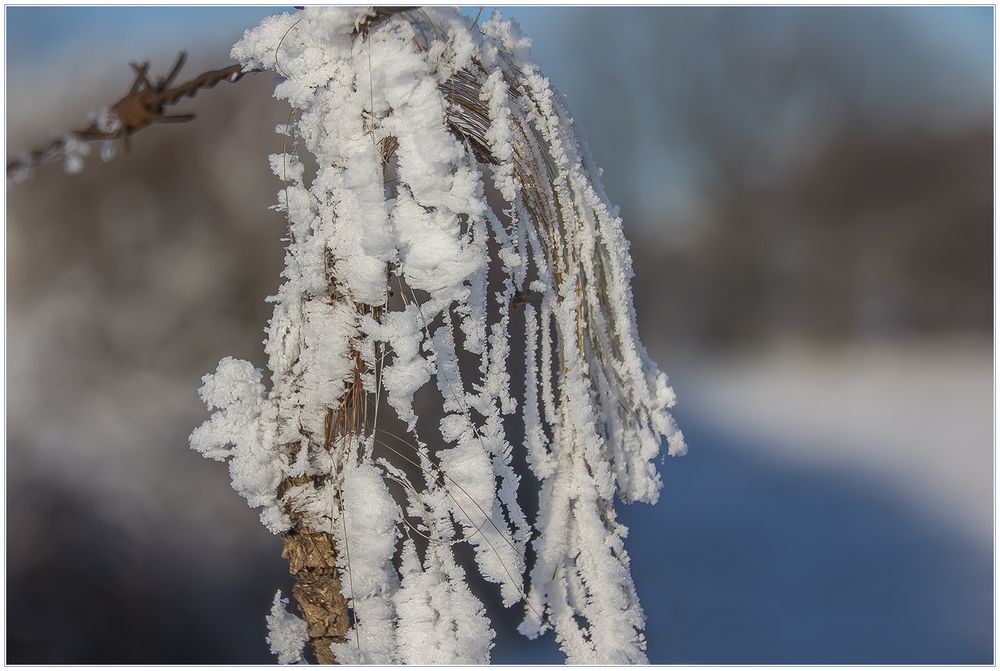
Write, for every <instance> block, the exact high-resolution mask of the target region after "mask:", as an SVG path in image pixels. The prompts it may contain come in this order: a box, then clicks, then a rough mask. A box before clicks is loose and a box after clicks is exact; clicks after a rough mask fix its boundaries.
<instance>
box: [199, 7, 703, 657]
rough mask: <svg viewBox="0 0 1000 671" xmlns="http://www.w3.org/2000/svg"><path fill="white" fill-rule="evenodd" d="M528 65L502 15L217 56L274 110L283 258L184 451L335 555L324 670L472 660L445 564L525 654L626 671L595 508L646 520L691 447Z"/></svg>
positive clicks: (567, 128)
mask: <svg viewBox="0 0 1000 671" xmlns="http://www.w3.org/2000/svg"><path fill="white" fill-rule="evenodd" d="M529 47H530V41H529V40H528V39H527V38H525V37H524V36H522V35H521V33H520V31H519V29H518V27H517V26H516V24H514V23H513V22H511V21H506V20H503V19H502V18H501V17H500V16H499V14H495V15H494V16H493V17H492V18H490V19H489V20H487V21H474V20H473V18H472V17H468V16H465V15H462V14H460V13H459V12H458V11H456V10H453V9H446V8H424V9H417V8H412V9H409V10H406V11H402V10H377V9H374V8H344V7H342V8H312V7H310V8H307V9H305V10H304V11H300V12H297V13H294V14H281V15H278V16H273V17H270V18H268V19H266V20H264V22H263V23H262V24H261V25H260V26H259V27H257V28H255V29H253V30H250V31H248V32H247V34H246V35H245V36H244V37H243V39H242V40H241V41H240V42H239V43H237V44H236V46H235V47H234V48H233V56H234V57H235V58H237V59H239V61H240V62H241V63H243V65H244V66H245V68H247V69H250V68H267V69H272V70H274V71H275V72H276V73H277V74H278V76H279V83H278V84H277V88H276V89H275V96H276V97H277V98H279V99H283V100H286V101H287V102H288V103H289V105H290V106H291V109H292V117H291V119H292V121H291V123H289V124H288V125H286V126H282V127H279V129H278V130H279V132H281V133H285V134H286V135H287V140H286V142H287V146H288V149H287V150H286V151H285V152H284V153H281V154H277V155H273V156H271V165H272V168H273V170H274V172H275V174H276V175H277V176H278V177H279V178H281V179H282V180H283V181H284V184H283V186H282V188H281V190H280V192H279V196H278V198H279V205H278V207H279V208H280V209H281V210H282V211H283V212H285V213H286V214H287V218H288V222H289V231H288V237H287V240H288V246H287V251H286V257H285V268H284V271H283V283H282V284H281V287H280V289H279V290H278V293H277V295H276V296H274V297H273V298H272V299H271V300H272V301H273V303H274V315H273V318H272V319H271V321H270V324H269V326H268V329H267V335H266V340H265V345H266V354H267V357H268V368H269V378H270V382H269V384H268V385H265V384H264V375H263V372H262V371H260V370H256V369H254V367H253V366H252V365H251V364H250V363H247V362H244V361H237V360H235V359H232V358H227V359H225V360H223V361H222V362H221V363H220V364H219V367H218V370H217V371H216V372H215V373H214V374H211V375H207V376H206V377H205V378H204V386H203V387H202V389H201V391H200V393H201V397H202V398H203V400H204V401H205V403H206V404H207V405H208V406H209V409H210V410H212V411H213V414H212V415H211V417H210V419H209V420H208V421H207V422H206V423H205V424H204V425H202V426H201V427H199V428H198V429H197V430H195V432H194V433H193V434H192V437H191V444H192V446H193V448H194V449H196V450H197V451H199V452H201V453H202V454H204V455H205V456H207V457H211V458H214V459H220V460H228V462H229V469H230V472H231V475H232V481H233V487H234V488H235V489H236V491H237V492H239V493H240V494H241V495H243V496H244V497H245V498H246V499H247V501H248V502H249V504H250V505H251V506H255V507H259V508H261V510H262V512H261V520H262V522H263V524H264V525H265V526H266V527H267V528H268V529H270V530H271V531H272V532H274V533H278V534H286V535H287V534H289V533H292V532H294V531H295V530H297V529H298V530H301V529H308V530H310V531H311V532H319V533H323V534H327V535H328V537H329V538H330V539H332V544H333V546H334V547H335V550H336V558H337V559H336V571H337V575H338V576H339V580H340V585H341V586H342V587H341V589H342V593H343V597H344V598H345V599H346V602H347V604H348V606H349V608H350V612H351V618H350V627H349V630H348V631H347V632H346V635H345V636H344V637H343V639H342V640H340V641H335V642H333V643H332V644H331V646H330V649H331V651H332V652H333V654H334V655H335V657H336V659H337V660H339V661H341V662H347V663H361V662H363V663H425V664H426V663H484V662H488V661H489V653H490V648H491V647H492V645H493V644H492V639H493V630H492V629H491V626H490V622H489V620H488V619H487V617H486V612H485V608H484V606H483V604H482V603H481V602H480V601H479V599H478V598H477V597H476V596H474V595H473V593H472V591H471V590H470V588H469V586H468V580H467V578H466V575H465V570H466V569H465V568H463V566H462V565H461V564H460V563H459V562H458V561H457V560H456V557H455V551H456V548H457V545H458V544H459V543H467V544H469V545H470V546H471V548H472V549H473V550H474V553H475V558H476V566H475V569H476V570H478V572H479V573H480V574H481V575H482V577H483V578H485V580H487V581H489V582H491V583H495V584H496V585H497V587H498V591H499V595H500V598H501V600H502V601H503V603H504V605H506V606H515V605H517V604H520V605H519V607H520V608H523V609H524V620H523V623H522V624H521V626H520V629H519V630H520V632H521V633H522V634H524V635H525V636H527V637H529V638H534V637H536V636H538V635H540V634H541V633H543V632H545V631H547V630H549V629H553V630H554V631H555V636H556V639H557V640H558V642H559V644H560V646H561V648H562V650H563V651H564V652H565V654H566V657H567V661H569V662H572V663H641V662H644V661H645V654H644V650H645V638H644V634H643V626H644V616H643V612H642V609H641V607H640V605H639V601H638V599H637V596H636V591H635V587H634V585H633V582H632V578H631V575H630V572H629V558H628V554H627V553H626V550H625V547H624V539H625V535H626V533H627V529H626V528H625V527H624V526H623V525H622V524H621V523H619V522H618V521H617V520H616V517H615V507H614V503H615V499H616V497H617V498H618V499H620V500H622V501H624V502H632V501H643V502H647V503H653V502H655V501H656V500H657V497H658V495H659V491H660V486H661V483H660V478H659V475H658V474H657V469H656V464H657V461H658V460H659V456H660V455H661V453H662V451H667V452H669V454H671V455H674V454H679V453H682V452H683V451H684V450H685V447H684V442H683V438H682V436H681V433H680V432H679V431H678V430H677V428H676V427H675V424H674V421H673V419H672V417H671V415H670V413H669V408H670V407H671V406H672V405H673V404H674V402H675V398H674V394H673V392H672V390H671V389H670V387H669V386H668V384H667V378H666V376H665V375H663V374H662V373H661V372H659V370H658V369H657V367H656V365H655V364H654V363H653V362H652V361H651V360H650V359H649V357H648V356H647V354H646V352H645V350H644V349H643V347H642V345H641V343H640V342H639V339H638V334H637V330H636V318H635V312H634V308H633V302H632V295H631V289H630V279H631V277H632V268H631V259H630V256H629V252H628V243H627V241H626V240H625V239H624V237H623V235H622V227H621V222H620V220H619V218H618V217H617V212H616V209H615V208H614V207H613V206H612V205H611V204H610V203H609V201H608V198H607V196H606V195H605V193H604V190H603V188H602V186H601V183H600V179H599V174H600V171H599V170H598V169H597V168H596V167H595V166H594V164H593V160H592V159H591V157H590V156H589V154H588V152H587V149H586V147H585V146H584V144H583V143H582V142H581V141H580V140H579V139H578V138H577V136H576V134H575V131H574V129H573V124H572V119H571V118H570V116H569V114H568V111H567V108H566V107H565V104H564V102H563V100H562V99H561V98H560V96H559V95H558V94H557V93H556V92H555V91H554V89H553V88H552V86H551V85H550V83H549V81H548V80H547V79H546V78H545V77H544V76H543V75H542V74H541V73H540V72H539V70H538V67H537V66H536V65H534V64H533V63H532V61H531V58H530V53H529ZM470 362H471V363H470ZM428 390H430V392H431V393H432V394H434V397H435V398H437V399H438V402H439V406H438V409H439V410H440V412H439V413H438V415H437V416H436V417H434V418H433V419H431V420H428V418H427V417H425V416H423V415H421V414H420V412H419V411H420V404H419V403H416V402H415V400H414V396H415V394H417V392H418V391H420V393H421V394H426V393H427V391H428ZM390 416H392V417H393V421H395V422H396V424H395V425H394V426H397V427H399V428H396V429H393V430H392V432H390V431H389V429H386V428H384V427H385V426H387V422H388V421H389V420H388V418H389V417H390ZM511 420H516V422H512V421H511ZM515 425H516V426H517V427H518V428H517V429H516V430H514V429H512V428H511V427H512V426H515ZM401 434H405V435H401ZM519 454H523V455H524V456H523V457H520V458H516V456H517V455H519ZM518 464H521V466H520V467H518ZM524 464H527V468H525V467H524ZM521 471H524V472H521ZM527 471H530V472H527ZM528 483H537V485H536V484H531V485H530V486H532V487H536V486H537V487H538V492H537V500H538V503H537V512H532V514H531V519H529V516H528V515H526V513H525V512H524V509H523V508H522V505H521V503H519V496H518V495H519V490H520V489H521V488H522V487H524V486H527V484H528ZM522 494H523V492H522ZM522 500H523V497H522ZM526 557H527V558H528V560H526ZM282 604H283V602H282V601H281V599H280V595H279V596H277V597H276V598H275V608H274V610H273V611H272V613H271V616H270V617H269V618H268V622H269V625H270V629H271V633H270V635H269V641H270V642H271V645H272V648H273V649H274V650H275V652H276V654H278V655H279V659H280V660H281V661H283V662H293V661H297V660H298V659H300V658H301V656H302V650H303V648H304V646H305V644H306V643H307V642H308V641H307V639H308V638H309V637H310V636H311V635H312V634H311V633H309V632H311V631H312V630H311V627H312V625H311V624H310V628H307V626H306V624H305V622H303V620H302V619H300V618H299V617H298V616H297V615H295V614H293V613H289V612H286V611H285V609H284V607H283V605H282ZM299 605H300V606H301V605H302V604H301V603H300V604H299Z"/></svg>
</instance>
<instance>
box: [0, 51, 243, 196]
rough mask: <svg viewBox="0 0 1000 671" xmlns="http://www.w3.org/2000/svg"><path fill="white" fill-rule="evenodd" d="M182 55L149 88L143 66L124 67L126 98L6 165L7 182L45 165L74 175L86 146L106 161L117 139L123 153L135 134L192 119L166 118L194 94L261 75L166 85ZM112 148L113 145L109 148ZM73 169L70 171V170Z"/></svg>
mask: <svg viewBox="0 0 1000 671" xmlns="http://www.w3.org/2000/svg"><path fill="white" fill-rule="evenodd" d="M186 59H187V54H185V53H184V52H183V51H182V52H181V53H180V54H179V55H178V57H177V61H176V62H175V63H174V66H173V68H171V70H170V73H169V74H167V75H166V76H164V77H161V78H160V79H158V80H157V81H156V83H155V84H154V83H153V82H151V81H150V80H149V76H148V73H149V61H146V62H144V63H142V64H141V65H140V64H136V63H130V64H129V65H130V66H131V67H132V70H133V71H134V72H135V79H133V81H132V85H131V87H130V88H129V91H128V93H126V94H125V96H123V97H122V98H121V99H120V100H118V101H117V102H116V103H114V104H113V105H111V106H110V107H108V108H105V109H103V110H101V111H100V112H98V113H96V114H94V115H93V120H92V122H91V124H90V125H89V126H87V127H85V128H78V129H75V130H71V131H69V132H67V133H64V134H63V135H62V136H61V137H58V138H56V139H54V140H52V142H50V143H49V144H48V145H46V146H45V147H42V148H40V149H35V150H33V151H30V152H27V153H25V154H23V155H21V156H19V157H17V158H15V159H13V160H12V161H10V162H9V163H8V164H7V178H8V179H14V180H18V179H19V178H24V177H27V176H28V175H29V174H30V173H31V171H33V170H34V169H35V168H37V167H38V166H40V165H43V164H45V163H52V162H55V161H58V160H65V161H66V168H67V170H68V171H70V172H76V171H77V170H76V169H78V168H79V167H81V166H82V159H80V158H79V157H80V155H85V154H87V153H89V146H88V145H87V143H88V142H104V143H109V144H106V145H105V146H104V147H103V148H102V154H104V155H105V158H109V156H108V154H111V153H113V152H112V151H109V150H108V147H109V146H111V145H110V143H112V142H114V141H116V140H120V141H121V142H122V143H123V144H124V145H125V148H126V150H128V149H129V148H130V147H131V137H132V135H134V134H135V133H137V132H138V131H140V130H142V129H143V128H146V127H147V126H151V125H153V124H158V123H183V122H187V121H191V120H193V119H194V118H195V115H194V114H170V115H168V114H166V109H167V107H169V106H171V105H176V104H177V103H178V102H180V100H181V99H182V98H185V97H187V98H193V97H194V96H195V95H196V94H197V93H198V92H199V91H201V90H202V89H206V88H212V87H214V86H216V85H217V84H218V83H219V82H223V81H227V82H230V83H235V82H237V81H239V80H240V79H242V78H243V77H244V76H245V75H248V74H250V73H253V72H261V70H243V67H242V66H241V65H239V64H238V63H236V64H233V65H230V66H228V67H225V68H222V69H219V70H209V71H208V72H204V73H202V74H200V75H198V76H197V77H195V78H194V79H192V80H190V81H187V82H185V83H183V84H180V85H179V86H175V87H171V86H170V85H171V83H172V82H173V81H174V79H175V78H176V77H177V75H178V74H179V73H180V70H181V68H182V67H183V66H184V61H185V60H186ZM112 149H113V146H112ZM74 168H76V169H74Z"/></svg>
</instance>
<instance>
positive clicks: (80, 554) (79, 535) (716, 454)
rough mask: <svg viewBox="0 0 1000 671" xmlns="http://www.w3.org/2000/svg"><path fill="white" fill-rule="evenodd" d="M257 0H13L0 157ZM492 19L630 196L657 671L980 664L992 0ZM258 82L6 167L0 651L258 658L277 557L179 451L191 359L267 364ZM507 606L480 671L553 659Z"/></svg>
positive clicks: (29, 655)
mask: <svg viewBox="0 0 1000 671" xmlns="http://www.w3.org/2000/svg"><path fill="white" fill-rule="evenodd" d="M487 11H489V9H488V10H487ZM472 12H473V13H474V12H475V10H472ZM269 13H271V10H270V9H268V8H263V7H252V8H248V7H244V8H198V7H177V8H163V7H161V8H127V7H122V8H113V7H104V8H81V7H60V8H56V7H48V8H46V7H8V8H7V9H6V16H7V36H6V37H7V80H6V82H7V83H6V86H7V89H6V93H7V129H6V130H7V135H6V143H7V144H6V148H7V156H8V157H11V156H12V155H13V154H14V153H15V152H17V151H19V150H23V149H27V148H30V147H34V146H35V145H37V144H40V143H43V142H45V141H46V140H47V139H48V137H49V133H50V132H51V131H53V130H57V129H63V128H68V127H74V126H76V125H78V124H79V123H80V122H81V121H82V120H83V119H85V118H86V113H87V112H89V111H91V110H93V109H96V108H97V107H99V106H100V105H102V104H105V103H107V102H110V101H113V100H115V99H116V98H117V97H119V96H120V95H121V94H122V93H123V91H124V88H125V87H126V86H127V85H128V83H129V81H130V78H131V75H130V71H129V70H128V67H127V63H128V61H129V60H145V59H150V60H151V61H152V64H153V67H152V71H153V72H154V73H158V72H160V71H161V70H162V69H165V68H167V67H168V66H169V65H170V64H171V63H172V60H173V58H174V57H175V55H176V52H177V51H178V50H180V49H182V48H183V49H187V51H188V52H189V56H190V59H189V64H188V66H187V67H186V69H185V71H184V74H185V75H187V74H195V73H198V72H200V71H202V70H203V69H208V68H214V67H222V66H223V65H226V64H228V63H229V62H230V61H229V59H228V49H229V46H230V45H231V44H232V43H233V42H234V41H235V40H236V39H238V38H239V36H240V35H241V34H242V31H243V30H244V29H245V28H247V27H250V26H251V25H254V24H255V23H256V22H257V21H258V20H259V19H260V18H261V17H262V16H264V15H266V14H269ZM505 13H506V14H508V15H512V16H515V17H516V18H518V19H519V20H520V21H521V23H522V26H523V28H524V29H525V31H526V32H527V33H528V34H529V35H531V36H532V37H533V38H534V39H535V43H536V48H535V56H536V58H537V60H538V61H539V62H540V63H541V65H542V67H543V69H544V70H545V71H546V72H547V73H548V75H549V76H550V77H551V79H552V80H553V82H554V83H555V85H556V86H557V87H559V88H560V90H561V91H562V92H563V93H564V94H565V95H566V96H567V97H568V99H569V102H570V105H571V108H572V109H573V110H574V113H575V115H576V121H577V123H578V125H579V127H580V129H581V132H582V134H583V136H584V137H585V138H587V140H588V142H589V144H590V146H591V149H592V150H593V153H594V155H595V157H596V159H597V162H598V163H599V164H600V165H601V166H603V167H604V168H605V177H606V186H607V188H608V192H609V193H610V194H611V197H612V198H613V199H614V200H615V201H616V202H617V203H619V204H620V205H621V210H622V214H623V216H624V221H625V226H626V229H627V234H628V235H629V237H630V238H631V239H632V241H633V251H634V255H635V268H636V275H637V276H636V279H635V291H636V300H637V303H638V310H639V316H640V329H641V331H642V334H643V338H644V340H645V342H646V344H647V347H648V348H649V349H650V351H651V353H652V354H653V355H654V357H655V358H656V359H657V360H658V361H659V362H660V363H661V365H662V367H663V368H664V369H665V370H666V371H667V372H668V373H669V374H670V375H671V380H672V382H673V384H674V388H675V389H676V391H677V393H678V396H679V398H680V406H679V407H678V410H677V416H678V419H679V421H680V424H681V426H682V428H683V429H684V431H685V433H686V434H687V436H688V441H689V444H690V446H691V450H690V453H689V455H688V456H686V457H684V458H680V459H672V460H669V461H668V462H667V463H666V464H665V465H664V468H663V471H664V475H665V480H666V487H665V489H664V492H663V495H662V498H661V501H660V503H659V505H657V506H655V507H647V506H633V507H626V508H625V509H624V510H623V516H624V518H625V519H626V521H627V522H628V523H629V524H630V525H631V527H632V534H631V536H630V539H629V543H630V545H629V547H630V550H631V552H632V557H633V572H634V575H635V579H636V582H637V585H638V588H639V591H640V595H641V597H642V598H643V603H644V606H645V608H646V611H647V615H648V620H649V621H648V636H649V656H650V659H651V661H653V662H660V663H668V662H690V663H739V662H744V663H837V662H841V663H850V662H868V663H893V662H896V663H904V662H909V663H949V662H951V663H990V662H991V661H992V659H993V570H992V566H993V497H992V493H993V448H992V445H993V434H992V428H993V427H992V407H993V405H992V371H993V361H992V346H991V336H992V323H993V315H992V248H993V244H992V243H993V227H992V222H993V188H992V187H993V173H992V161H993V132H994V131H993V108H992V102H993V71H992V64H993V39H994V36H993V9H992V8H990V7H964V8H933V7H912V8H904V7H896V8H826V9H819V8H815V9H796V8H729V9H712V8H646V9H611V8H587V9H579V8H558V9H557V8H510V9H509V10H505ZM183 76H184V75H182V78H183ZM273 83H274V82H273V80H272V79H271V78H270V77H269V76H268V75H254V76H252V77H248V78H246V79H244V80H243V81H241V82H240V83H239V84H237V85H235V86H230V85H226V84H223V85H221V86H219V87H218V88H216V89H213V90H211V91H205V92H202V93H201V94H200V95H199V96H198V97H197V98H196V99H195V100H193V101H189V102H187V103H186V104H184V105H182V106H181V107H182V108H183V109H182V110H181V111H194V112H196V113H197V114H198V115H199V118H198V120H197V121H196V122H194V123H192V124H189V125H175V126H169V127H159V128H153V129H150V130H148V131H144V132H143V133H141V134H139V135H138V136H137V137H136V138H135V140H134V143H133V144H134V147H133V151H132V153H131V154H130V155H127V156H121V155H120V156H118V157H117V158H116V159H114V160H113V161H111V162H109V163H106V164H105V163H101V162H100V160H99V159H96V158H92V159H91V160H89V161H88V163H87V165H86V168H85V170H84V172H83V173H82V174H80V175H75V176H70V175H66V174H63V173H62V172H61V171H60V169H59V168H58V167H57V166H49V167H48V168H43V169H42V170H40V171H39V173H38V175H37V176H36V178H35V179H34V180H32V181H30V182H28V183H26V184H23V185H16V186H11V185H8V190H7V203H6V205H7V210H6V212H7V228H6V233H7V245H8V247H7V249H8V252H7V279H8V283H9V284H8V296H7V299H8V303H7V309H8V313H7V314H8V320H9V321H8V333H7V336H8V341H7V342H8V361H7V363H8V373H7V374H8V378H7V388H8V405H7V429H8V443H7V446H6V447H7V452H6V457H7V483H6V484H7V539H6V541H7V545H6V547H7V594H6V598H7V604H6V606H7V611H6V612H7V631H6V636H7V661H8V662H12V663H23V662H36V663H38V662H77V663H88V662H89V663H99V662H160V663H169V662H175V663H178V662H189V663H190V662H230V663H237V662H269V661H270V660H271V657H270V655H269V653H268V651H267V647H266V643H265V642H264V631H265V624H264V615H265V614H266V612H267V610H268V608H269V606H270V601H271V598H272V595H273V593H274V590H275V589H276V588H278V587H282V588H283V589H286V590H287V588H288V586H289V580H288V577H287V574H286V567H285V563H284V561H283V560H282V559H281V557H280V543H279V541H278V539H276V538H273V537H271V536H269V535H268V534H267V532H265V531H264V530H263V529H262V528H261V527H260V526H259V525H258V523H257V519H256V518H257V515H256V513H255V512H253V511H251V510H249V509H248V508H246V507H245V506H244V504H243V502H242V500H241V499H239V498H238V497H237V496H236V495H235V494H234V493H233V492H232V491H231V490H230V489H229V486H228V477H227V474H226V471H225V467H223V466H222V465H220V464H214V463H210V462H207V461H204V460H203V459H201V458H200V457H199V456H197V455H195V454H194V453H192V452H190V451H189V450H188V448H187V435H188V433H189V432H190V430H191V429H192V428H193V427H194V426H196V425H197V424H198V423H200V422H201V421H202V420H203V418H204V417H205V415H206V413H205V411H204V409H203V407H202V405H201V404H200V402H199V401H198V399H197V397H196V393H195V392H196V389H197V388H198V386H199V382H200V377H201V375H203V374H204V373H206V372H208V371H210V370H213V369H214V367H215V364H216V362H217V361H218V360H219V359H220V358H221V357H223V356H226V355H230V354H232V355H236V356H240V357H245V358H249V359H251V360H253V361H255V362H256V363H257V364H258V365H262V364H263V356H262V351H261V349H262V348H261V344H260V340H261V334H262V330H263V328H264V324H265V322H266V320H267V318H268V317H269V313H270V310H269V306H268V305H266V304H265V303H264V300H263V299H264V297H265V296H267V295H269V294H270V293H272V292H273V291H274V289H275V288H276V286H277V280H278V271H279V269H280V266H281V258H282V245H281V242H280V238H281V236H282V232H283V222H282V218H281V217H280V216H279V215H278V214H276V213H274V212H272V211H270V210H268V209H267V206H268V205H269V204H271V203H272V202H273V200H274V193H275V191H276V190H277V189H278V187H279V185H278V182H277V181H276V180H275V179H274V178H273V177H272V176H271V174H270V172H269V170H268V168H267V160H266V154H267V153H268V152H275V151H280V150H281V144H282V138H281V137H280V136H278V135H275V134H274V133H273V132H272V130H273V128H274V126H275V124H277V123H282V122H284V121H285V120H286V117H287V109H286V108H285V107H284V106H283V105H282V104H279V103H277V102H275V101H274V100H272V99H271V98H270V91H271V89H272V88H273ZM487 593H488V592H487ZM491 598H492V597H491ZM509 617H513V615H512V614H511V615H510V616H509ZM496 625H497V628H498V629H500V630H501V632H500V634H499V635H498V638H497V643H498V646H497V649H496V651H495V654H494V661H496V662H511V663H517V662H558V661H560V660H561V656H560V655H559V654H558V652H557V651H556V650H555V647H554V644H553V642H552V641H551V640H543V641H541V642H534V643H531V642H528V641H526V640H524V639H521V638H519V637H518V636H517V635H516V634H512V633H510V631H509V630H508V631H502V630H504V629H512V626H508V625H507V624H505V623H504V622H503V621H501V620H496Z"/></svg>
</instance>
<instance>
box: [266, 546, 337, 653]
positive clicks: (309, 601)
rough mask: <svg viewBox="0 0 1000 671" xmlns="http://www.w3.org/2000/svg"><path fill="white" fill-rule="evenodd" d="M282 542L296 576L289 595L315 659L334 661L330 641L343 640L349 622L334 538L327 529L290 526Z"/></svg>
mask: <svg viewBox="0 0 1000 671" xmlns="http://www.w3.org/2000/svg"><path fill="white" fill-rule="evenodd" d="M284 544H285V549H284V550H283V552H282V556H283V557H284V558H285V559H287V560H288V571H289V573H291V574H292V576H293V577H294V578H295V584H294V586H293V587H292V597H293V598H294V599H295V605H296V606H297V607H298V609H299V614H300V615H301V616H302V618H303V619H304V620H305V621H306V624H307V625H308V627H309V628H308V634H309V641H310V643H311V645H312V651H313V654H314V655H315V657H316V662H317V663H319V664H336V663H337V658H336V657H335V656H334V654H333V652H332V651H331V650H330V644H331V643H335V642H336V643H340V642H343V641H344V640H345V637H346V635H347V628H348V624H349V623H348V613H347V599H345V598H344V595H343V593H342V591H341V585H340V579H339V578H338V577H337V552H336V549H335V548H334V545H333V539H332V538H331V537H330V534H328V533H326V532H317V531H309V530H308V529H293V530H292V531H290V532H289V533H287V534H286V535H285V537H284Z"/></svg>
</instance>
